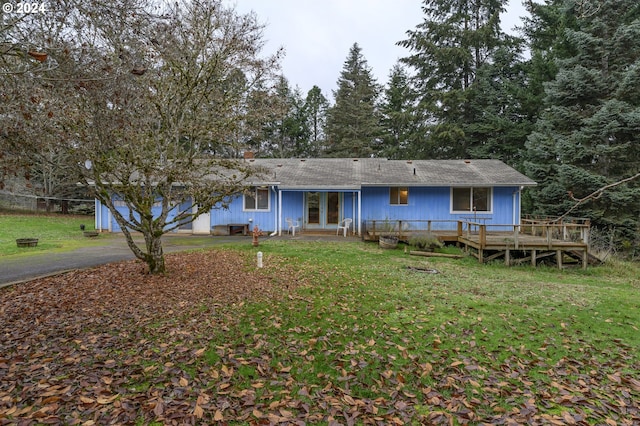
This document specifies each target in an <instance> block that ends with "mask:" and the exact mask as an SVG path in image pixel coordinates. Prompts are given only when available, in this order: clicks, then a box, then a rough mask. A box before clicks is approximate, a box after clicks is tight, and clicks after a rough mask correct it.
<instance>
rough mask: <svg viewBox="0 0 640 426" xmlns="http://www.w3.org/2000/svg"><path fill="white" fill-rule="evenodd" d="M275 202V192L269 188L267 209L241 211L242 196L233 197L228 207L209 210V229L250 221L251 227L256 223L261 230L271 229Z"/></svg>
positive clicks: (273, 221) (273, 222)
mask: <svg viewBox="0 0 640 426" xmlns="http://www.w3.org/2000/svg"><path fill="white" fill-rule="evenodd" d="M277 202H278V200H277V197H276V193H275V192H274V191H271V190H269V210H252V211H243V205H244V200H243V197H242V196H238V197H235V198H234V199H233V200H232V201H231V203H230V204H229V208H228V209H223V208H214V209H212V210H211V229H213V227H214V226H216V225H227V224H229V223H251V227H252V228H253V226H255V225H257V226H258V228H260V230H262V231H265V232H268V231H273V230H274V226H275V225H274V224H275V213H276V208H277ZM249 219H251V222H250V221H249Z"/></svg>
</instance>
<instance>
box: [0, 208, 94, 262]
mask: <svg viewBox="0 0 640 426" xmlns="http://www.w3.org/2000/svg"><path fill="white" fill-rule="evenodd" d="M81 224H84V225H85V229H86V230H93V229H94V224H93V217H92V216H71V215H55V214H51V215H29V214H24V215H18V214H2V213H0V256H6V255H16V254H25V253H33V252H43V251H48V252H51V251H60V250H73V249H75V248H78V247H84V246H87V245H92V244H95V241H92V240H91V239H90V238H87V237H85V236H84V235H83V233H82V231H81V230H80V225H81ZM18 238H38V245H37V246H36V247H26V248H19V247H17V245H16V239H18Z"/></svg>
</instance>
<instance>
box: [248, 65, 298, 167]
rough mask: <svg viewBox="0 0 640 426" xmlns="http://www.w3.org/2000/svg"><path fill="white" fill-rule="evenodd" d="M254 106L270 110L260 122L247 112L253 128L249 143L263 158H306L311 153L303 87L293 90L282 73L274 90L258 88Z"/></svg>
mask: <svg viewBox="0 0 640 426" xmlns="http://www.w3.org/2000/svg"><path fill="white" fill-rule="evenodd" d="M251 108H256V109H257V110H266V111H268V113H267V114H266V115H265V114H259V115H258V116H257V118H258V120H259V121H255V120H252V116H253V114H252V113H251V111H249V113H248V114H247V118H248V121H249V122H250V126H249V130H251V129H252V130H253V132H252V133H251V134H252V136H251V137H250V139H249V142H248V143H247V145H248V146H250V147H251V149H252V150H253V151H254V153H256V154H257V155H259V156H261V157H279V158H288V157H306V156H308V152H309V127H308V123H307V119H306V112H305V103H304V100H303V99H302V95H301V94H300V89H298V88H295V89H292V88H291V87H290V86H289V81H288V80H287V79H286V78H285V77H284V76H280V77H279V78H278V81H277V82H276V85H275V87H274V88H273V90H256V91H254V93H253V94H252V103H251Z"/></svg>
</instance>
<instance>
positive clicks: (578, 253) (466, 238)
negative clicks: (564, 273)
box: [363, 219, 599, 268]
mask: <svg viewBox="0 0 640 426" xmlns="http://www.w3.org/2000/svg"><path fill="white" fill-rule="evenodd" d="M371 222H373V223H371ZM375 222H376V221H368V222H367V223H365V231H364V233H363V238H364V239H365V240H377V239H378V238H379V237H380V236H381V235H396V236H398V238H399V239H400V240H402V241H405V242H408V241H409V239H410V238H411V236H413V235H418V234H424V233H425V232H428V233H431V234H433V235H435V236H437V237H438V239H440V240H441V241H443V242H445V243H455V244H457V245H459V246H461V247H463V248H464V250H465V251H466V252H468V253H470V254H471V255H473V256H475V257H476V258H477V259H478V261H480V262H483V263H484V262H490V261H494V260H498V259H503V260H504V263H505V264H506V265H517V264H522V263H531V265H533V266H536V265H538V264H541V263H553V264H556V265H557V266H558V268H563V267H566V266H581V267H582V268H586V267H587V265H589V264H590V263H599V260H598V259H597V258H596V257H594V256H592V255H591V254H590V253H589V228H590V226H589V223H588V221H585V220H583V219H578V220H572V221H563V222H554V221H552V220H550V219H544V220H539V219H523V221H522V224H521V225H487V224H484V223H478V222H473V221H456V222H455V229H452V226H451V225H452V223H451V221H446V222H447V223H443V222H444V221H442V222H438V221H397V222H398V223H394V224H393V226H389V223H388V221H385V223H382V221H377V222H378V224H377V225H378V226H376V223H375ZM417 222H419V223H417ZM443 228H447V229H443Z"/></svg>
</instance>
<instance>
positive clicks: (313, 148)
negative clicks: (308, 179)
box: [304, 86, 329, 157]
mask: <svg viewBox="0 0 640 426" xmlns="http://www.w3.org/2000/svg"><path fill="white" fill-rule="evenodd" d="M328 110H329V101H328V100H327V98H326V97H325V96H324V95H323V94H322V90H321V89H320V88H319V87H318V86H313V87H312V88H311V90H309V92H307V97H306V99H305V103H304V115H305V118H306V120H307V128H308V129H309V149H308V153H307V154H308V156H309V157H317V156H320V155H321V153H322V152H324V150H325V149H326V133H325V129H326V126H327V111H328Z"/></svg>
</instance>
